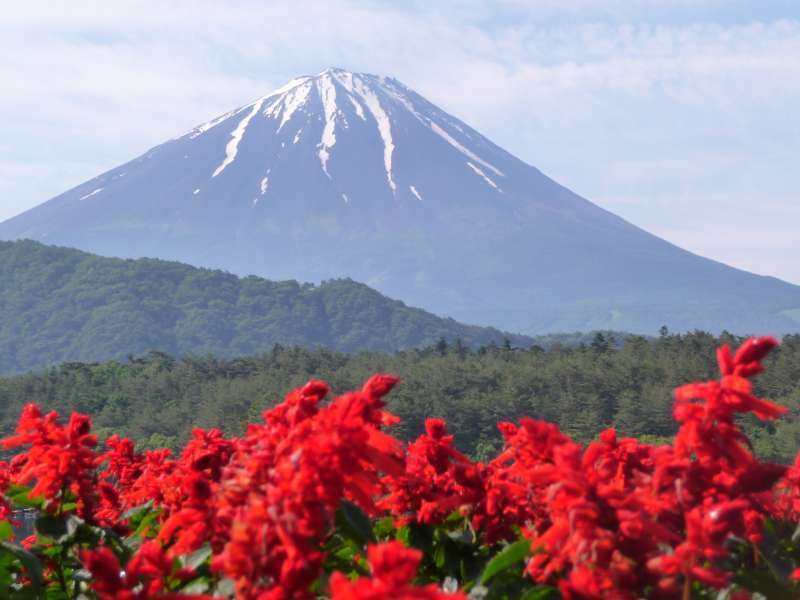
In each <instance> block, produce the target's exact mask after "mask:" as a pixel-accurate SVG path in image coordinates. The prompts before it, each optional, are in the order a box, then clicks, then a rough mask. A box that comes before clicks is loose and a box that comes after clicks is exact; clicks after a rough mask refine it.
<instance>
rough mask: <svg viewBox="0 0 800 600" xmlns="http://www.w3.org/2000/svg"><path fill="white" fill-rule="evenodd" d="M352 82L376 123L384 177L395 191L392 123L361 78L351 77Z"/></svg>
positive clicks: (375, 96) (376, 97)
mask: <svg viewBox="0 0 800 600" xmlns="http://www.w3.org/2000/svg"><path fill="white" fill-rule="evenodd" d="M353 83H354V89H355V91H356V92H357V93H358V95H359V96H361V98H363V99H364V103H365V104H366V105H367V109H368V110H369V112H370V113H372V116H373V117H374V118H375V122H376V123H377V124H378V133H380V136H381V139H382V140H383V165H384V167H385V168H386V179H387V180H388V182H389V187H390V188H392V192H395V191H397V185H396V184H395V182H394V177H393V176H392V153H393V152H394V142H393V141H392V125H391V121H390V119H389V115H387V114H386V112H385V111H384V110H383V107H382V106H381V103H380V101H379V100H378V96H377V95H375V93H374V92H373V91H372V90H371V89H370V88H369V87H367V86H366V85H364V83H363V81H362V80H361V78H358V79H353Z"/></svg>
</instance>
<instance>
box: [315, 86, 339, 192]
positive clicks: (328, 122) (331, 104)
mask: <svg viewBox="0 0 800 600" xmlns="http://www.w3.org/2000/svg"><path fill="white" fill-rule="evenodd" d="M317 90H319V96H320V99H321V100H322V107H323V112H324V116H325V127H324V129H323V130H322V139H321V140H320V141H319V152H318V155H319V161H320V163H321V164H322V170H323V171H325V175H327V176H328V177H329V178H330V176H331V174H330V173H328V159H329V158H330V157H331V153H330V150H331V148H333V146H334V145H335V144H336V115H337V113H338V108H337V107H336V87H335V86H334V85H333V82H332V81H331V78H330V76H329V75H328V76H325V75H323V76H322V77H320V78H319V79H317Z"/></svg>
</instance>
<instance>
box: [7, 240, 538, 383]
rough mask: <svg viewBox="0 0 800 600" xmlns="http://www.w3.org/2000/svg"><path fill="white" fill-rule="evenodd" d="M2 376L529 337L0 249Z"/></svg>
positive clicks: (146, 262)
mask: <svg viewBox="0 0 800 600" xmlns="http://www.w3.org/2000/svg"><path fill="white" fill-rule="evenodd" d="M0 315H2V318H0V374H8V373H21V372H24V371H27V370H29V369H33V368H39V367H45V366H49V365H53V364H56V363H61V362H65V361H98V360H108V359H124V358H126V356H127V355H128V354H133V355H137V354H143V353H146V352H148V351H150V350H153V349H157V350H161V351H164V352H169V353H171V354H175V355H177V356H182V355H184V354H185V353H188V352H193V353H196V354H214V355H217V356H227V357H232V356H240V355H246V354H255V353H258V352H264V351H267V350H269V349H270V348H272V346H273V345H274V344H276V343H281V344H285V345H292V346H294V345H297V346H303V347H310V348H314V347H320V348H322V347H324V348H332V349H334V350H339V351H345V352H350V351H355V350H365V349H366V350H380V351H394V350H400V349H404V348H412V347H420V346H426V345H430V344H433V343H435V342H436V340H438V339H439V338H440V337H443V336H444V337H446V338H456V337H460V338H461V339H462V340H463V342H464V343H465V344H467V345H469V346H479V345H481V344H487V343H489V342H492V341H494V342H496V343H502V341H503V340H504V339H505V338H508V339H510V340H511V342H512V343H513V344H514V345H528V344H530V343H532V340H531V339H530V338H526V337H524V336H518V335H511V334H504V333H502V332H500V331H498V330H497V329H493V328H488V327H476V326H471V325H464V324H461V323H458V322H456V321H454V320H453V319H446V318H441V317H438V316H436V315H434V314H431V313H429V312H426V311H424V310H420V309H417V308H411V307H408V306H406V305H405V304H403V303H402V302H400V301H397V300H392V299H390V298H387V297H386V296H384V295H382V294H380V293H379V292H377V291H375V290H374V289H372V288H370V287H368V286H366V285H363V284H361V283H357V282H355V281H352V280H350V279H338V280H331V281H327V282H324V283H322V284H321V285H318V286H315V285H312V284H301V283H298V282H297V281H269V280H267V279H261V278H259V277H243V278H241V277H237V276H235V275H232V274H230V273H226V272H224V271H214V270H209V269H199V268H195V267H192V266H189V265H185V264H182V263H178V262H169V261H164V260H155V259H137V260H122V259H116V258H105V257H101V256H96V255H93V254H89V253H86V252H81V251H78V250H73V249H70V248H60V247H56V246H46V245H43V244H40V243H37V242H32V241H27V240H25V241H20V242H0Z"/></svg>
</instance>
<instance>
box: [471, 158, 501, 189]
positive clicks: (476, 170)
mask: <svg viewBox="0 0 800 600" xmlns="http://www.w3.org/2000/svg"><path fill="white" fill-rule="evenodd" d="M467 166H469V168H470V169H472V170H473V171H475V172H476V173H477V174H478V175H480V176H481V177H483V179H484V181H485V182H486V183H488V184H489V185H490V186H492V187H493V188H494V189H496V190H500V188H499V187H497V184H496V183H495V182H494V181H492V179H491V178H490V177H489V176H487V175H486V173H484V172H483V171H481V170H480V169H479V168H478V167H476V166H475V165H473V164H472V163H471V162H469V161H467Z"/></svg>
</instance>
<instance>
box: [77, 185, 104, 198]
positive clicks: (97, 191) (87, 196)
mask: <svg viewBox="0 0 800 600" xmlns="http://www.w3.org/2000/svg"><path fill="white" fill-rule="evenodd" d="M103 189H104V188H97V189H96V190H93V191H91V192H89V193H88V194H86V195H85V196H81V197H80V198H78V200H86V199H87V198H91V197H92V196H94V195H95V194H99V193H100V192H102V191H103Z"/></svg>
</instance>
